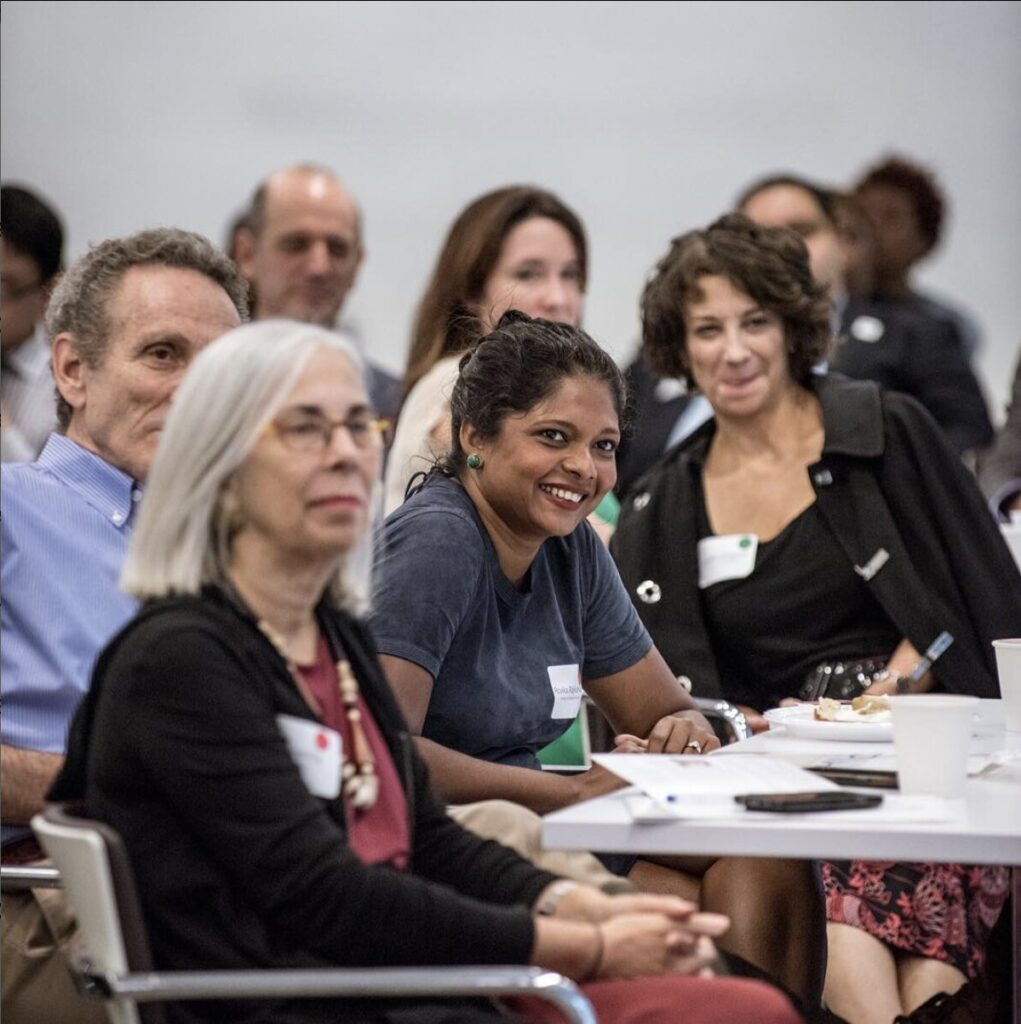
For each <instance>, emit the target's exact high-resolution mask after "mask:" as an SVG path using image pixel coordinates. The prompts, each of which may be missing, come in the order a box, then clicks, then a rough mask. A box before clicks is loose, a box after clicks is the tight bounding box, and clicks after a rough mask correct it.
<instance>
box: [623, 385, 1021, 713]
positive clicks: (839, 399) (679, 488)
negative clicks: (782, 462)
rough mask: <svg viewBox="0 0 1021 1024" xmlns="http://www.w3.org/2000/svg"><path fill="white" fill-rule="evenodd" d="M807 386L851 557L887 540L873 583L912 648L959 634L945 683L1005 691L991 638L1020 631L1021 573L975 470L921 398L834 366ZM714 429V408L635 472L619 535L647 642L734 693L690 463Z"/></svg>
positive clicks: (714, 691)
mask: <svg viewBox="0 0 1021 1024" xmlns="http://www.w3.org/2000/svg"><path fill="white" fill-rule="evenodd" d="M812 389H813V390H814V392H815V393H816V395H817V396H818V398H819V401H820V404H821V405H822V414H823V427H824V430H825V442H824V445H823V452H822V457H821V458H820V459H819V461H818V462H817V463H815V464H814V465H812V466H809V467H808V473H809V476H810V478H811V482H812V488H813V490H814V491H815V496H816V502H817V505H818V509H819V511H820V513H821V514H822V516H823V518H824V520H825V521H826V523H827V524H828V525H829V527H830V529H831V530H832V531H833V533H834V535H835V536H836V538H837V541H838V542H839V544H840V546H841V547H842V548H843V550H844V553H845V554H846V555H847V558H848V560H849V561H850V562H851V564H852V565H855V566H858V567H860V568H864V567H866V566H867V565H868V564H869V562H870V560H871V559H872V557H873V556H874V555H875V554H876V553H877V552H878V551H880V549H885V551H886V552H887V554H888V555H889V558H888V560H887V561H886V563H885V564H884V565H883V566H882V568H880V569H879V570H878V571H877V572H876V574H875V575H874V576H873V577H872V579H871V580H870V585H871V587H872V589H873V591H874V593H875V596H876V598H877V600H878V601H879V603H880V605H881V606H882V608H883V610H884V611H885V612H886V614H887V615H888V616H889V618H890V620H891V621H892V622H893V623H894V625H895V626H896V628H897V629H898V630H899V631H900V633H901V635H903V636H905V637H907V639H908V640H910V641H911V643H912V644H913V645H914V646H915V647H916V648H917V649H918V650H920V651H923V650H925V648H926V647H928V646H929V644H930V643H932V641H933V640H934V639H935V638H936V636H937V635H938V634H939V632H940V631H941V630H944V629H946V630H949V631H950V632H951V633H952V634H953V636H954V644H953V646H952V647H951V648H950V649H949V650H948V651H947V653H946V654H945V655H944V656H943V658H942V659H941V660H940V661H939V662H937V664H936V665H935V667H934V669H933V676H934V678H935V681H936V684H937V687H938V688H940V689H943V690H947V691H950V692H954V693H971V694H976V695H977V696H980V697H996V696H998V695H999V687H998V685H997V680H996V664H995V658H994V655H993V650H992V647H991V646H990V641H991V640H993V639H995V638H997V637H1007V636H1018V635H1019V633H1021V576H1019V574H1018V570H1017V567H1016V566H1015V564H1014V561H1013V559H1012V558H1011V555H1010V552H1009V551H1008V549H1007V547H1006V545H1005V543H1004V541H1003V538H1002V537H1001V535H1000V532H999V530H998V529H997V527H996V524H995V523H994V522H993V521H992V518H991V516H990V515H989V512H988V510H987V509H986V505H985V502H984V501H983V500H982V496H981V494H980V493H979V491H978V488H977V487H976V485H975V482H974V480H973V479H972V478H971V477H970V475H969V474H968V472H967V471H966V470H965V469H964V467H963V466H962V464H961V462H960V459H958V457H957V456H956V455H955V454H954V452H953V451H952V450H951V449H950V448H949V446H948V445H947V442H946V441H945V440H944V438H943V435H942V434H941V433H940V431H939V428H938V427H937V426H936V424H935V423H934V422H933V421H932V419H931V418H930V417H929V415H928V414H927V413H926V412H925V410H924V409H923V408H922V407H921V406H920V405H919V404H918V403H917V402H916V401H914V399H912V398H909V397H907V396H905V395H900V394H895V393H892V392H891V393H887V392H883V391H881V390H880V388H879V387H878V386H877V385H875V384H873V383H872V382H869V381H851V380H848V379H847V378H846V377H843V376H841V375H839V374H835V373H831V374H828V375H826V376H824V377H816V378H813V383H812ZM715 429H716V427H715V422H714V421H712V420H711V421H710V422H709V423H707V424H705V425H704V426H703V427H702V428H701V429H699V430H698V431H696V432H695V433H694V434H693V435H692V436H691V437H690V438H688V439H687V440H686V441H684V442H682V443H681V444H680V445H679V446H677V447H676V448H674V449H672V450H671V451H670V452H668V453H667V455H666V456H664V458H663V459H662V460H661V461H660V462H659V463H658V464H657V465H656V466H655V467H654V468H653V469H652V470H651V471H650V472H649V473H648V474H647V475H646V476H645V477H643V478H642V480H640V481H639V482H638V483H637V484H636V485H635V487H634V489H633V490H632V492H631V494H630V496H629V498H628V500H627V501H626V502H625V504H624V506H623V507H622V509H621V516H620V521H619V523H618V526H617V530H616V533H615V534H614V537H613V541H612V543H611V551H612V552H613V555H614V558H615V559H616V561H617V565H618V567H619V568H620V573H621V576H622V578H623V580H624V584H625V586H626V587H627V590H628V593H629V594H631V598H632V600H633V601H634V603H635V607H636V608H637V609H638V612H639V614H640V615H641V618H642V621H643V622H644V623H645V626H646V628H647V629H648V630H649V632H650V633H651V634H652V638H653V641H654V642H655V644H656V646H657V647H658V648H659V650H660V651H661V652H662V654H663V656H664V657H665V658H666V660H667V663H668V664H669V665H670V667H671V668H672V669H673V671H674V672H677V673H678V674H684V675H686V676H688V677H689V678H690V679H691V681H692V684H693V692H694V693H695V694H697V695H699V696H726V694H725V692H724V690H723V687H722V684H721V681H720V678H719V674H718V672H717V667H716V660H715V658H714V656H713V651H712V648H711V645H710V641H709V636H708V632H707V630H706V625H705V621H704V617H703V611H702V602H701V594H700V591H699V589H698V559H697V554H696V551H697V543H698V534H697V521H696V511H697V510H696V506H695V501H696V500H697V497H696V490H695V479H696V478H695V474H697V473H701V471H702V466H703V463H704V461H705V458H706V455H707V453H708V450H709V445H710V442H711V441H712V437H713V434H714V433H715ZM777 599H778V600H782V595H777ZM819 653H820V661H821V660H824V659H825V657H826V652H825V651H820V652H819Z"/></svg>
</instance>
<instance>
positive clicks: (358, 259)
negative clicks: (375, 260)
mask: <svg viewBox="0 0 1021 1024" xmlns="http://www.w3.org/2000/svg"><path fill="white" fill-rule="evenodd" d="M364 259H365V246H364V245H362V243H361V242H359V243H358V252H357V253H355V272H354V274H353V275H352V277H351V284H352V286H354V283H355V281H357V280H358V272H359V271H360V270H361V269H362V261H363V260H364Z"/></svg>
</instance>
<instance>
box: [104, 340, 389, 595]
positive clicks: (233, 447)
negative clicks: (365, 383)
mask: <svg viewBox="0 0 1021 1024" xmlns="http://www.w3.org/2000/svg"><path fill="white" fill-rule="evenodd" d="M322 348H333V349H338V350H339V351H341V352H343V353H344V354H345V355H346V356H347V357H348V359H350V360H351V364H352V365H353V366H354V368H355V369H356V370H357V371H358V372H359V373H361V372H362V369H363V364H362V359H361V356H360V355H359V354H358V352H357V351H356V350H355V349H354V347H353V346H352V345H351V343H350V342H348V341H347V340H346V339H344V338H343V337H342V336H341V335H339V334H335V333H334V332H332V331H327V330H325V329H324V328H322V327H316V326H314V325H312V324H302V323H298V322H296V321H293V320H261V321H259V322H258V323H253V324H246V325H245V326H243V327H236V328H235V329H234V330H232V331H228V332H227V333H226V334H225V335H223V337H222V338H219V339H218V340H216V341H215V342H213V343H212V344H211V345H208V346H207V347H206V348H204V349H203V350H202V352H200V353H199V355H198V356H197V357H196V358H195V361H194V362H193V363H192V365H191V367H190V368H189V369H188V372H187V373H186V374H185V378H184V381H183V382H182V383H181V386H180V388H178V390H177V392H176V394H175V395H174V401H173V404H172V405H171V407H170V413H169V415H168V416H167V421H166V424H165V425H164V428H163V434H162V436H161V438H160V442H159V446H158V447H157V449H156V457H155V459H154V460H153V465H152V471H151V472H150V474H149V478H148V482H147V484H146V487H145V497H144V500H143V501H142V506H141V509H140V512H139V517H138V523H137V525H136V527H135V530H134V533H133V536H132V538H131V544H130V546H129V548H128V556H127V560H126V561H125V563H124V569H123V572H122V573H121V578H120V586H121V589H122V590H124V591H126V592H127V593H129V594H133V595H134V596H135V597H138V598H141V599H145V598H152V597H165V596H167V595H170V594H197V593H199V591H200V590H201V589H202V587H203V586H204V585H206V584H209V583H215V584H219V585H223V584H225V583H226V582H227V577H226V567H227V562H228V556H229V547H230V536H229V534H228V532H227V528H226V526H225V525H224V516H223V515H222V514H221V507H220V506H221V501H222V497H223V493H224V489H225V486H226V484H227V483H228V481H229V480H230V479H231V477H232V476H233V474H234V473H235V472H236V471H237V469H238V468H239V467H240V466H241V464H242V463H243V462H244V460H245V458H246V457H247V456H248V453H249V451H251V448H252V446H253V445H254V444H255V442H256V440H257V439H258V438H259V435H260V434H261V433H262V431H263V430H264V429H265V426H266V424H267V423H268V422H269V421H270V420H271V419H272V418H273V416H274V415H275V414H276V412H277V411H278V410H279V409H280V407H281V405H282V404H283V402H284V400H285V399H286V397H287V395H288V393H289V392H290V390H291V388H292V387H293V386H294V384H295V383H296V381H297V379H298V377H299V376H300V375H301V373H302V371H303V370H304V368H305V365H306V364H307V362H308V360H309V359H310V358H311V357H312V356H313V354H314V353H315V352H316V351H317V350H319V349H322ZM379 501H380V488H379V486H378V481H377V486H376V487H375V488H374V493H373V495H372V500H371V501H370V505H369V508H370V522H369V523H368V524H367V527H366V531H365V537H364V538H362V540H361V541H360V542H359V544H358V545H357V546H356V547H355V548H354V549H353V550H352V551H350V552H348V553H347V556H346V557H345V558H344V559H343V561H342V563H341V565H340V567H339V569H338V572H337V575H336V576H335V577H334V579H333V580H332V581H331V582H330V587H329V592H330V595H331V597H332V598H333V599H334V601H336V603H337V604H338V605H340V606H341V607H345V608H348V609H349V610H351V611H357V612H361V611H364V610H365V609H366V608H367V607H368V597H369V575H370V570H371V566H372V541H371V533H372V529H371V527H372V520H373V519H374V518H375V514H376V510H377V507H378V505H379Z"/></svg>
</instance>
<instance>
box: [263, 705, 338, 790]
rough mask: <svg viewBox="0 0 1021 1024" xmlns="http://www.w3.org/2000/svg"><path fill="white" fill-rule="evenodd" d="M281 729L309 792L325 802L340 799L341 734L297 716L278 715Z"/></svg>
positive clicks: (278, 723)
mask: <svg viewBox="0 0 1021 1024" xmlns="http://www.w3.org/2000/svg"><path fill="white" fill-rule="evenodd" d="M277 725H278V726H279V728H280V732H281V733H282V734H283V737H284V740H285V741H286V743H287V749H288V750H289V751H290V754H291V757H292V758H294V763H295V764H296V765H297V766H298V771H299V772H300V773H301V781H302V782H304V783H305V785H306V786H308V791H309V792H310V793H311V794H312V795H313V796H319V797H322V798H323V799H324V800H335V799H336V798H337V797H338V796H340V768H341V764H342V763H343V750H342V740H341V736H340V733H339V732H337V731H336V730H334V729H328V728H327V727H326V726H325V725H320V723H319V722H313V721H312V720H311V719H309V718H297V717H295V716H294V715H277Z"/></svg>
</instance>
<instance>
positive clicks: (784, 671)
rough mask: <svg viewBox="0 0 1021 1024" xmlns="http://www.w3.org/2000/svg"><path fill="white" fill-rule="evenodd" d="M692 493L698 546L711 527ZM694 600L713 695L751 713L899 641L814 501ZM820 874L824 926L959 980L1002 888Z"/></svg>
mask: <svg viewBox="0 0 1021 1024" xmlns="http://www.w3.org/2000/svg"><path fill="white" fill-rule="evenodd" d="M697 489H698V494H699V499H700V500H699V507H698V535H699V540H702V538H703V537H707V536H710V535H711V529H710V525H709V519H708V515H707V513H706V509H705V500H704V496H703V494H702V489H701V484H700V483H699V485H698V488H697ZM777 595H783V599H782V600H777ZM702 603H703V614H704V616H705V620H706V625H707V628H708V630H709V635H710V637H711V640H712V644H713V649H714V650H715V651H716V652H717V663H718V665H719V670H720V678H721V680H722V682H723V687H724V692H725V693H726V694H727V697H728V699H730V700H734V701H736V702H738V703H741V704H748V705H751V706H752V707H755V708H767V707H772V706H773V705H775V704H776V703H777V702H778V701H780V700H782V699H783V698H784V697H789V696H792V695H793V694H796V693H797V689H798V685H799V684H800V681H801V680H802V679H803V678H804V675H805V673H806V672H807V671H809V670H810V669H811V668H812V667H813V666H814V665H816V664H817V663H818V662H820V661H834V660H838V659H840V658H860V657H863V656H866V655H878V656H880V657H882V658H885V657H886V656H887V655H889V653H890V652H891V651H892V650H893V648H894V647H896V646H897V643H898V642H899V640H900V637H899V636H898V635H897V632H896V629H895V628H894V626H893V624H892V623H891V622H890V621H889V619H888V618H887V616H886V614H885V613H884V612H883V610H882V608H881V607H880V606H879V603H878V602H877V601H876V599H875V597H874V596H873V595H872V593H871V591H870V590H869V589H868V587H867V586H866V584H865V582H864V581H863V580H862V579H861V577H860V576H858V575H857V574H856V573H855V572H854V570H853V568H852V567H851V566H849V565H848V563H847V559H846V558H845V557H844V556H843V554H842V552H841V551H840V548H839V545H838V544H837V541H836V538H835V537H834V536H833V534H832V533H831V532H830V530H829V529H828V527H827V526H826V524H825V522H824V521H823V520H822V517H821V516H820V515H819V512H818V509H817V508H816V506H815V504H814V503H813V504H812V505H810V506H809V507H808V508H807V509H805V511H804V512H802V513H801V514H800V515H799V516H797V517H796V518H795V519H793V520H792V521H791V522H790V523H788V524H787V526H786V527H784V529H783V530H782V531H781V532H780V533H779V534H778V535H777V536H776V537H774V538H773V539H772V540H769V541H766V542H764V543H760V544H759V546H758V551H757V554H756V559H755V568H754V570H753V571H752V573H751V575H749V576H747V577H745V578H743V579H733V580H726V581H722V582H719V583H715V584H713V585H712V586H710V587H707V588H705V589H704V590H703V591H702ZM735 638H739V642H734V641H735ZM821 871H822V880H823V889H824V892H825V896H826V916H827V919H828V920H829V921H832V922H835V923H840V924H848V925H853V926H854V927H856V928H861V929H862V930H864V931H866V932H868V933H869V934H870V935H873V936H875V937H876V938H877V939H879V940H880V941H881V942H885V943H887V944H888V945H890V946H894V947H896V948H897V949H900V950H904V951H905V952H907V953H913V954H916V955H918V956H923V957H929V958H931V959H936V960H942V961H944V962H946V963H949V964H950V965H951V966H953V967H956V968H957V969H958V970H959V971H961V972H962V973H964V974H965V975H966V976H967V977H969V978H971V977H974V976H975V974H976V973H977V972H978V971H979V969H980V968H981V966H982V963H983V960H984V956H985V948H986V943H987V940H988V938H989V932H990V931H991V929H992V927H993V925H994V924H995V923H996V919H997V917H998V916H999V914H1000V911H1001V909H1002V907H1003V903H1004V901H1005V900H1006V898H1007V890H1008V881H1009V878H1008V872H1007V869H1006V868H1005V867H987V866H969V865H964V864H901V863H896V862H894V861H862V860H855V861H823V862H822V864H821Z"/></svg>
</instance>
